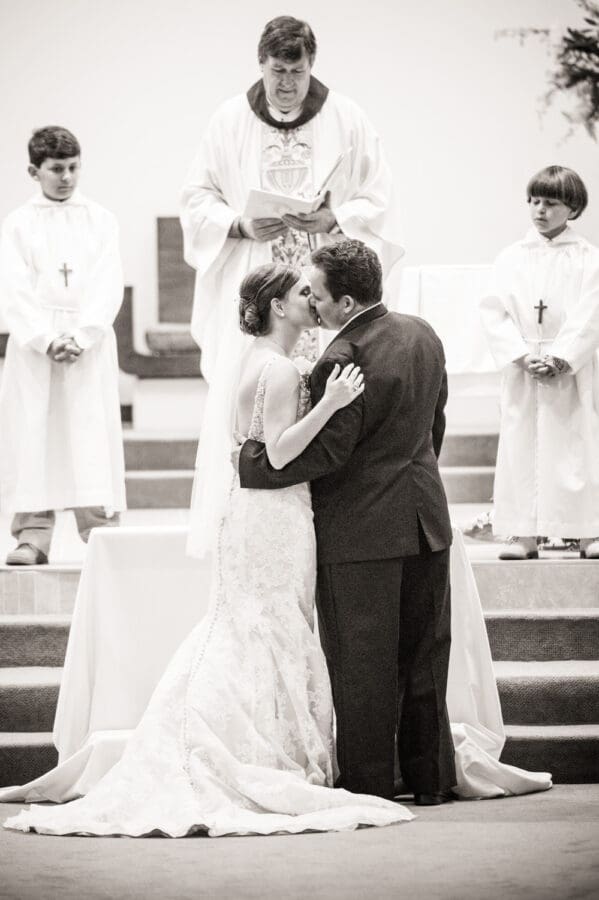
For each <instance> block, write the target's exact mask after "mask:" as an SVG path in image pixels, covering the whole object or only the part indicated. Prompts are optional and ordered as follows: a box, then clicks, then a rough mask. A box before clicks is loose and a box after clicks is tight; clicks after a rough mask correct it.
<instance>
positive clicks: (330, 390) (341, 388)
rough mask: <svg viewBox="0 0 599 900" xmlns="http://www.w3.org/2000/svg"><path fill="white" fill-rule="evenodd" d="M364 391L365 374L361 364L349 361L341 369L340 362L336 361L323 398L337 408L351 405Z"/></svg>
mask: <svg viewBox="0 0 599 900" xmlns="http://www.w3.org/2000/svg"><path fill="white" fill-rule="evenodd" d="M362 393H364V376H363V374H362V370H361V369H360V366H356V365H354V363H348V364H347V365H346V366H345V368H344V369H343V371H341V366H340V365H339V363H335V365H334V366H333V368H332V370H331V374H330V375H329V377H328V378H327V383H326V387H325V391H324V396H323V398H322V399H323V401H324V402H325V403H327V404H328V405H330V406H332V408H333V409H335V410H337V409H343V407H344V406H349V404H350V403H352V402H353V401H354V400H355V399H356V398H357V397H359V396H360V394H362Z"/></svg>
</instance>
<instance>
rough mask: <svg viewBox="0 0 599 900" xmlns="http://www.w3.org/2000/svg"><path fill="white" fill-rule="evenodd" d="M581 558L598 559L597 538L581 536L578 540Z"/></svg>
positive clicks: (598, 544) (598, 546) (598, 541)
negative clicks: (579, 540)
mask: <svg viewBox="0 0 599 900" xmlns="http://www.w3.org/2000/svg"><path fill="white" fill-rule="evenodd" d="M580 558H581V559H599V538H583V539H582V540H581V542H580Z"/></svg>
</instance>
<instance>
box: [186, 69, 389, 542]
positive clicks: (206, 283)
mask: <svg viewBox="0 0 599 900" xmlns="http://www.w3.org/2000/svg"><path fill="white" fill-rule="evenodd" d="M311 85H312V87H311V90H312V89H314V90H315V96H317V97H319V98H320V99H319V100H317V108H318V111H317V112H315V114H314V115H312V116H311V117H308V119H307V120H306V119H304V121H305V124H306V128H305V132H304V133H305V134H309V139H308V140H309V143H307V144H304V143H303V141H304V135H303V134H300V133H299V130H298V131H296V135H295V149H296V151H297V155H296V158H295V159H294V158H293V154H290V156H289V158H288V159H287V160H284V161H283V162H282V164H283V165H285V164H286V163H287V164H289V166H290V168H291V167H293V166H295V165H296V164H297V162H298V158H302V157H303V159H304V162H305V160H306V159H309V162H308V168H309V169H311V171H308V172H304V179H305V183H306V184H311V185H312V188H313V194H314V195H315V194H316V193H317V192H318V191H319V189H320V187H321V186H322V185H323V183H324V182H325V180H326V179H327V176H329V174H330V173H331V171H332V170H333V168H334V166H335V164H336V163H337V161H338V160H339V158H340V157H341V156H343V158H342V160H341V162H340V164H339V166H338V168H337V170H336V172H335V175H334V177H332V178H331V180H330V183H329V184H328V185H327V187H329V188H330V191H331V197H330V205H331V208H332V210H333V212H334V214H335V217H336V219H337V224H338V225H339V227H340V229H341V232H342V234H340V235H328V234H324V235H323V234H319V235H315V236H311V242H312V245H313V246H314V247H320V246H323V245H324V244H327V243H331V242H334V241H336V240H339V239H340V238H343V237H344V236H345V237H348V238H355V239H358V240H361V241H363V242H364V243H365V244H367V245H368V246H369V247H372V249H373V250H375V251H376V253H377V254H378V256H379V258H380V260H381V264H382V266H383V274H384V276H385V277H386V278H387V277H388V276H389V274H390V272H391V270H392V269H393V267H394V265H395V264H396V262H397V261H398V260H399V259H400V258H401V256H402V255H403V249H402V247H401V246H400V244H399V217H398V208H397V204H396V202H395V198H394V193H393V186H392V180H391V173H390V170H389V167H388V165H387V162H386V160H385V157H384V154H383V151H382V148H381V142H380V138H379V136H378V135H377V133H376V132H375V130H374V128H373V127H372V125H371V124H370V122H369V121H368V119H367V118H366V116H365V115H364V113H363V112H362V111H361V110H360V109H359V107H358V106H356V104H355V103H353V102H352V101H351V100H349V99H347V98H346V97H343V96H341V95H339V94H337V93H336V92H334V91H328V90H327V89H326V88H325V87H324V85H321V84H320V82H316V81H315V80H314V79H312V80H311ZM260 87H261V85H260V83H258V84H256V85H254V87H253V88H252V89H251V90H250V92H249V94H242V95H239V96H237V97H234V98H232V99H231V100H228V101H227V102H226V103H224V104H223V105H222V106H221V107H220V108H219V109H218V110H217V111H216V113H215V115H214V116H213V118H212V119H211V121H210V122H209V124H208V126H207V128H206V132H205V134H204V137H203V140H202V142H201V146H200V149H199V153H198V155H197V157H196V159H195V161H194V163H193V165H192V169H191V172H190V175H189V178H188V183H187V186H186V187H185V189H184V191H183V198H182V210H181V225H182V228H183V236H184V252H185V259H186V261H187V262H188V263H189V265H191V266H193V267H194V268H195V269H196V271H197V274H196V282H195V295H194V306H193V315H192V322H191V331H192V335H193V337H194V339H195V340H196V342H197V343H198V344H199V346H200V347H201V350H202V374H203V375H204V377H205V378H206V380H207V381H208V383H209V385H210V390H209V392H208V399H207V403H206V408H205V411H204V417H203V420H202V436H201V440H200V444H199V449H198V458H197V462H196V477H195V481H194V489H193V498H192V505H191V515H190V539H189V544H188V550H189V553H190V554H192V555H194V556H203V555H204V554H205V553H207V552H209V551H210V549H212V543H213V541H214V539H215V534H216V532H217V524H218V521H219V516H220V513H221V511H222V506H223V502H224V498H225V497H226V493H227V489H228V484H229V483H230V480H229V474H230V464H229V461H228V460H229V455H230V451H231V431H232V422H231V421H229V418H228V415H227V412H226V411H227V410H229V409H230V408H231V405H232V398H233V397H234V394H235V389H236V384H237V378H238V375H239V371H240V365H241V360H242V358H243V353H244V350H245V349H246V348H247V347H248V346H249V345H250V344H251V340H252V339H251V338H250V337H248V335H244V334H242V332H241V331H240V329H239V287H240V285H241V282H242V280H243V278H244V277H245V276H246V275H247V273H248V272H250V271H251V270H252V269H254V268H255V267H256V266H260V265H264V264H265V263H270V262H272V261H273V259H279V258H280V255H279V251H280V247H276V246H275V242H264V243H260V242H258V241H253V240H248V239H243V238H241V239H240V238H230V237H229V230H230V228H231V225H232V224H233V222H234V221H235V220H236V219H237V217H239V216H242V215H243V212H244V210H245V206H246V201H247V198H248V193H249V191H250V190H251V189H252V188H256V189H263V188H265V187H268V188H269V189H272V187H271V185H270V183H269V180H268V179H267V182H266V184H265V183H264V181H263V177H264V174H265V158H266V157H265V151H266V156H268V153H269V151H270V150H271V149H272V150H273V152H274V153H275V155H276V149H275V147H274V145H275V144H276V143H277V141H276V138H274V135H273V134H272V132H270V134H269V131H268V130H269V127H275V128H276V127H277V125H276V124H275V123H272V122H271V125H270V126H269V124H267V122H265V121H264V120H263V119H261V118H260V117H259V115H258V114H257V112H255V111H254V108H253V107H252V105H250V99H249V96H250V95H252V93H253V92H254V94H255V92H256V89H257V88H258V89H259V88H260ZM324 98H326V99H324ZM323 100H324V102H323ZM315 108H316V107H315ZM298 121H301V116H300V119H299V120H298ZM289 127H291V126H289ZM294 127H295V126H294ZM271 138H272V139H273V140H272V142H271ZM302 148H303V149H304V150H305V151H306V152H305V153H302ZM300 168H301V166H300ZM288 193H289V191H288ZM301 236H302V233H301V232H300V233H299V237H300V238H301ZM307 256H308V258H309V254H307ZM306 261H308V259H306Z"/></svg>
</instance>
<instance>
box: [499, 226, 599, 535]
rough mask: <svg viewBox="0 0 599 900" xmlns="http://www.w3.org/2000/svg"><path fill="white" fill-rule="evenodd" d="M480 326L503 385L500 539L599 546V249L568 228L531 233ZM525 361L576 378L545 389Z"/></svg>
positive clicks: (508, 261) (505, 269)
mask: <svg viewBox="0 0 599 900" xmlns="http://www.w3.org/2000/svg"><path fill="white" fill-rule="evenodd" d="M540 300H543V303H544V305H545V306H546V307H547V309H545V310H544V311H543V322H542V324H539V322H538V315H539V310H538V308H537V309H535V307H538V305H539V302H540ZM481 316H482V323H483V327H484V329H485V332H486V335H487V338H488V341H489V346H490V348H491V352H492V354H493V357H494V359H495V362H496V364H497V367H498V368H499V369H500V370H501V372H502V375H503V382H502V394H501V429H500V436H499V450H498V455H497V468H496V474H495V490H494V504H495V512H494V523H493V527H494V531H495V533H496V534H500V535H518V536H521V537H522V536H531V535H538V536H561V537H572V538H591V537H595V536H598V535H599V465H598V464H597V461H598V453H599V364H598V356H597V352H596V351H597V348H598V347H599V249H598V248H596V247H594V246H593V245H592V244H590V243H589V242H588V241H586V240H585V239H584V238H582V237H581V236H580V235H578V234H576V232H575V231H573V230H572V229H571V228H570V227H567V228H566V229H565V231H563V232H562V233H561V234H560V235H558V236H557V237H556V238H554V239H553V240H547V239H546V238H543V237H541V236H540V235H539V234H538V232H537V231H536V230H535V229H531V230H530V231H529V232H528V234H527V235H526V237H525V238H524V240H522V241H519V242H517V243H515V244H512V245H511V246H510V247H507V248H506V249H505V250H504V251H503V252H502V253H500V255H499V257H498V258H497V260H496V263H495V267H494V274H493V279H492V284H491V286H490V288H489V291H488V294H487V296H485V297H484V299H483V300H482V303H481ZM527 353H533V354H539V355H541V356H544V355H545V354H551V355H553V356H556V357H559V358H561V359H565V360H566V361H567V362H568V363H569V364H570V369H571V371H569V372H568V373H567V374H564V375H559V376H556V377H555V378H553V379H550V380H548V381H544V382H537V381H535V380H534V379H533V378H532V377H531V376H530V375H529V374H528V373H527V372H526V371H525V370H523V369H522V368H521V367H520V366H518V365H516V364H515V362H514V361H515V360H517V359H519V358H520V357H522V356H523V355H525V354H527Z"/></svg>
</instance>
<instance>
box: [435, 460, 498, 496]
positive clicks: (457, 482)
mask: <svg viewBox="0 0 599 900" xmlns="http://www.w3.org/2000/svg"><path fill="white" fill-rule="evenodd" d="M494 476H495V469H494V467H493V466H441V478H442V479H443V484H444V486H445V493H446V494H447V499H448V501H449V502H450V503H477V502H480V503H488V502H489V500H490V499H491V497H492V496H493V478H494Z"/></svg>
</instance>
